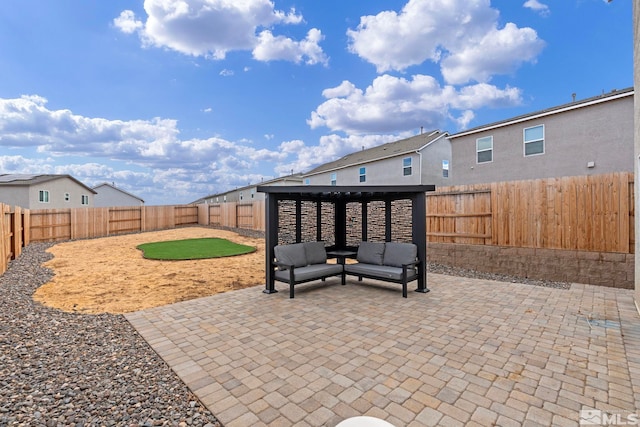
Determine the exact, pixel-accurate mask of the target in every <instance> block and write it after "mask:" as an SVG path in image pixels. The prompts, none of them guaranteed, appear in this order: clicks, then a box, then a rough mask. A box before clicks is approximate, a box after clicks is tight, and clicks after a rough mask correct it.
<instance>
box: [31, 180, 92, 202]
mask: <svg viewBox="0 0 640 427" xmlns="http://www.w3.org/2000/svg"><path fill="white" fill-rule="evenodd" d="M40 190H46V191H48V192H49V203H41V202H40V201H39V199H38V198H39V192H40ZM65 193H69V200H68V201H67V200H65ZM83 195H85V196H88V197H89V204H88V205H83V204H82V196H83ZM93 196H94V194H93V192H92V191H91V190H89V189H88V188H86V187H83V186H82V185H79V184H78V183H77V182H75V181H74V180H72V179H69V178H64V177H63V178H59V179H54V180H51V181H46V182H43V183H41V184H34V185H32V186H31V187H30V188H29V208H30V209H64V208H82V207H93V206H94V204H93Z"/></svg>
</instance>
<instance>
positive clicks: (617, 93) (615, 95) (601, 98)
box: [449, 87, 634, 139]
mask: <svg viewBox="0 0 640 427" xmlns="http://www.w3.org/2000/svg"><path fill="white" fill-rule="evenodd" d="M633 95H634V88H633V87H630V88H626V89H621V90H614V91H611V92H609V93H606V94H603V95H598V96H594V97H591V98H587V99H584V100H581V101H573V102H570V103H567V104H562V105H559V106H556V107H552V108H548V109H546V110H540V111H535V112H533V113H528V114H523V115H521V116H517V117H512V118H510V119H506V120H501V121H498V122H493V123H489V124H487V125H482V126H478V127H475V128H472V129H468V130H465V131H461V132H458V133H454V134H452V135H449V139H455V138H459V137H462V136H467V135H472V134H474V133H479V132H485V131H488V130H493V129H497V128H501V127H505V126H509V125H513V124H517V123H522V122H526V121H530V120H534V119H539V118H541V117H546V116H550V115H553V114H559V113H564V112H566V111H571V110H575V109H578V108H583V107H588V106H590V105H595V104H600V103H602V102H608V101H613V100H616V99H619V98H624V97H627V96H633Z"/></svg>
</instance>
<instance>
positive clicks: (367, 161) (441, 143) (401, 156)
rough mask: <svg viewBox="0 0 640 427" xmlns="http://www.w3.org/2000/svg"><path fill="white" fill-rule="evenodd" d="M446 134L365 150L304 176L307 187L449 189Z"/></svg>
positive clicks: (410, 139)
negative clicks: (401, 186)
mask: <svg viewBox="0 0 640 427" xmlns="http://www.w3.org/2000/svg"><path fill="white" fill-rule="evenodd" d="M447 135H448V134H447V132H441V131H438V130H436V131H433V132H430V133H422V134H419V135H416V136H413V137H411V138H406V139H403V140H400V141H395V142H390V143H387V144H383V145H379V146H377V147H373V148H369V149H366V150H365V149H363V150H361V151H357V152H354V153H351V154H347V155H346V156H344V157H342V158H340V159H338V160H335V161H333V162H329V163H325V164H323V165H320V166H318V167H316V168H315V169H312V170H310V171H309V172H307V173H305V174H303V180H304V184H305V185H359V184H362V185H422V184H435V185H438V186H439V185H450V184H449V178H448V176H449V166H450V162H451V147H450V144H449V140H448V139H447Z"/></svg>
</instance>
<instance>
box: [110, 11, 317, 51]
mask: <svg viewBox="0 0 640 427" xmlns="http://www.w3.org/2000/svg"><path fill="white" fill-rule="evenodd" d="M144 9H145V12H146V14H147V19H146V21H145V22H142V21H141V20H139V19H137V18H136V16H135V14H134V13H133V12H132V11H130V10H125V11H123V12H122V13H121V14H120V16H119V17H117V18H115V19H114V22H113V23H114V25H115V26H116V27H117V28H118V29H120V30H121V31H122V32H124V33H127V34H131V33H133V32H138V34H139V36H140V38H141V40H142V42H143V45H144V46H155V47H164V48H169V49H172V50H175V51H177V52H180V53H183V54H186V55H192V56H202V57H207V58H212V59H224V58H225V56H226V54H227V53H228V52H230V51H253V53H254V57H255V58H256V59H258V60H261V61H271V60H292V61H294V62H300V61H302V60H304V61H305V62H306V63H308V64H316V63H324V62H325V61H326V58H325V55H324V53H323V52H322V48H320V46H319V45H318V43H319V42H320V41H321V40H322V36H321V34H320V31H319V30H316V29H312V30H310V31H309V34H308V35H307V37H306V38H305V39H304V40H302V41H295V40H293V39H290V38H287V37H284V36H273V35H272V33H271V28H272V27H273V26H274V25H278V24H281V25H292V24H300V23H302V22H304V19H303V17H302V15H299V14H297V12H296V10H295V9H291V10H290V11H289V12H284V11H281V10H276V9H274V4H273V3H272V2H271V1H270V0H243V1H236V0H180V1H175V0H145V1H144ZM269 36H271V37H269Z"/></svg>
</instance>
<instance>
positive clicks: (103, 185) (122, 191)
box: [93, 182, 144, 203]
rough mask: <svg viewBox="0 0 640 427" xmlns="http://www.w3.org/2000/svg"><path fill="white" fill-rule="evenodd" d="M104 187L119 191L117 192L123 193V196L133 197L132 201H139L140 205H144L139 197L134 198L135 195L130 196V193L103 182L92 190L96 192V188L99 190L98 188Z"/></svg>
mask: <svg viewBox="0 0 640 427" xmlns="http://www.w3.org/2000/svg"><path fill="white" fill-rule="evenodd" d="M105 186H106V187H111V188H113V189H114V190H117V191H119V192H121V193H123V194H126V195H127V196H130V197H133V198H134V199H138V200H140V201H141V202H142V203H144V200H142V199H141V198H140V197H138V196H136V195H135V194H131V193H129V192H128V191H125V190H123V189H122V188H118V187H116V186H115V185H113V184H109V183H108V182H103V183H102V184H98V185H96V186H95V187H93V189H94V190H97V189H98V188H100V187H105ZM96 192H97V191H96Z"/></svg>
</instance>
